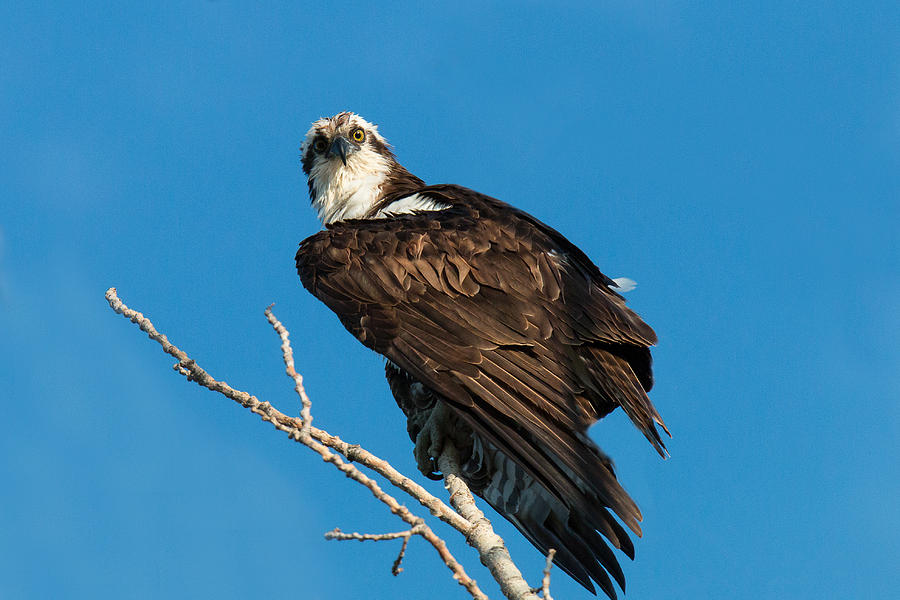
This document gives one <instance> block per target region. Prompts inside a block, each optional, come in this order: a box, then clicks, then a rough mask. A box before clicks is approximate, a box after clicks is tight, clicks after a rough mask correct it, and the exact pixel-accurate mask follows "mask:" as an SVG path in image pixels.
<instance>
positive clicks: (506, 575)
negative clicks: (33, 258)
mask: <svg viewBox="0 0 900 600" xmlns="http://www.w3.org/2000/svg"><path fill="white" fill-rule="evenodd" d="M106 299H107V301H108V302H109V305H110V308H112V309H113V310H114V311H115V312H117V313H119V314H121V315H123V316H125V317H126V318H128V319H129V320H131V321H132V322H133V323H136V324H137V325H138V326H140V328H141V330H143V331H144V332H146V333H147V334H148V335H149V337H150V338H151V339H153V340H154V341H156V342H158V343H159V344H160V345H161V346H162V348H163V350H164V351H165V352H166V353H167V354H169V355H171V356H173V357H174V358H176V359H177V360H178V362H177V363H176V364H175V365H174V367H173V368H174V369H175V370H177V371H178V372H179V373H181V374H182V375H184V376H185V377H186V378H187V379H188V381H194V382H196V383H197V384H198V385H201V386H203V387H205V388H207V389H209V390H212V391H214V392H218V393H220V394H222V395H224V396H226V397H227V398H230V399H232V400H234V401H235V402H238V403H239V404H241V405H242V406H244V407H245V408H248V409H250V410H251V412H254V413H256V414H258V415H260V417H261V418H262V419H263V420H264V421H268V422H270V423H272V425H273V426H274V427H275V428H276V429H278V430H279V431H283V432H285V433H287V434H288V436H289V437H290V438H291V439H292V440H295V441H298V442H300V443H302V444H304V445H305V446H307V447H309V448H311V449H312V450H314V451H315V452H317V453H318V454H319V455H320V456H321V457H322V459H323V460H324V461H326V462H329V463H331V464H332V465H334V466H335V467H336V468H337V469H339V470H340V471H341V472H343V473H344V474H345V475H346V476H347V477H349V478H350V479H353V480H354V481H356V482H358V483H360V484H361V485H363V486H365V487H366V488H367V489H369V491H370V492H371V493H372V495H373V496H375V497H376V498H377V499H378V500H379V501H381V502H382V503H384V504H385V505H386V506H387V507H388V508H389V509H390V511H391V512H392V513H394V514H396V515H397V516H399V517H400V518H401V519H403V520H404V521H405V522H406V523H408V524H409V525H410V526H411V527H410V528H409V529H407V530H405V531H401V532H396V533H386V534H361V533H349V534H348V533H344V532H342V531H340V529H334V530H332V531H330V532H328V533H326V534H325V537H326V539H335V540H359V541H367V540H369V541H381V540H391V539H402V540H403V545H402V547H401V549H400V553H399V555H398V556H397V559H396V560H395V561H394V564H393V565H392V568H391V572H392V573H393V574H394V575H397V574H399V573H400V571H402V568H401V566H400V564H401V562H402V560H403V557H404V555H405V553H406V548H407V545H408V543H409V539H410V538H411V537H412V536H413V535H419V536H421V537H423V538H424V539H425V540H427V541H428V542H429V543H430V544H431V545H432V546H433V547H434V548H435V550H436V551H437V552H438V555H439V556H440V557H441V559H442V560H443V561H444V563H445V564H446V565H447V567H448V568H449V569H450V570H451V572H452V573H453V578H454V579H456V580H457V581H458V582H459V583H460V585H462V586H463V587H464V588H465V589H466V590H467V591H468V592H469V594H470V595H471V596H472V597H473V598H475V599H476V600H487V596H486V595H485V594H484V592H482V591H481V590H480V589H479V588H478V586H477V584H476V583H475V581H474V580H473V579H471V578H470V577H469V576H468V575H467V574H466V573H465V570H464V569H463V567H462V565H460V564H459V562H457V561H456V559H455V558H454V557H453V555H452V554H451V553H450V551H449V550H448V549H447V545H446V544H445V542H444V541H443V540H442V539H441V538H440V537H438V536H437V535H436V534H435V533H434V532H433V531H432V530H431V529H430V528H429V527H428V526H427V525H426V524H425V522H424V521H423V520H422V519H421V518H420V517H417V516H416V515H414V514H413V513H411V512H410V511H409V510H408V509H407V508H406V507H405V506H403V505H401V504H400V503H399V502H398V501H397V500H396V499H395V498H394V497H392V496H391V495H390V494H387V493H386V492H384V491H383V490H382V489H381V488H380V487H379V485H378V484H377V483H376V482H375V481H374V480H372V479H371V478H369V477H367V476H366V475H364V474H363V473H362V472H361V471H359V470H358V469H357V468H356V467H354V466H353V465H352V464H349V463H347V462H344V461H343V460H342V459H341V458H340V457H339V456H337V455H336V454H334V453H332V452H330V451H329V448H330V449H333V450H335V451H337V452H338V453H340V454H341V455H343V456H344V457H345V458H346V459H347V460H348V461H350V462H356V463H359V464H362V465H364V466H366V467H368V468H370V469H372V470H373V471H375V472H377V473H379V474H380V475H382V476H383V477H385V479H387V480H388V481H389V482H390V483H391V484H393V485H394V486H395V487H397V488H399V489H402V490H403V491H404V492H406V493H407V494H409V495H410V496H412V497H413V498H415V499H416V500H417V501H418V502H419V503H420V504H422V506H424V507H426V508H427V509H428V510H429V511H430V512H431V514H432V515H434V516H436V517H438V518H439V519H441V520H442V521H444V522H446V523H448V524H449V525H450V526H452V527H453V528H455V529H456V530H458V531H460V532H461V533H463V534H464V535H465V538H466V541H467V542H468V544H469V545H470V546H472V547H473V548H475V549H476V550H477V551H478V554H479V557H480V558H481V562H482V564H484V565H485V566H486V567H488V569H489V570H490V572H491V574H492V575H493V576H494V579H496V580H497V582H498V583H499V584H500V588H501V590H502V592H503V594H504V595H505V596H506V597H507V598H509V599H510V600H537V598H538V597H537V595H536V592H537V591H538V590H537V589H532V588H530V587H529V586H528V584H527V583H526V582H525V579H524V578H523V577H522V574H521V572H520V571H519V569H518V567H516V565H515V563H513V561H512V559H511V557H510V556H509V552H508V551H507V549H506V546H505V545H504V542H503V539H502V538H500V536H498V535H497V534H496V533H495V532H494V530H493V528H492V526H491V523H490V521H489V520H488V519H487V518H486V517H485V516H484V513H483V512H482V511H481V510H480V509H479V508H478V507H477V505H476V504H475V498H474V497H473V495H472V493H471V491H470V490H469V488H468V486H467V485H466V484H465V482H464V481H463V480H462V479H461V478H460V476H459V472H460V469H459V457H458V454H457V450H456V448H454V447H453V445H452V444H450V443H447V444H446V445H445V447H444V448H443V450H442V452H441V455H440V457H439V458H438V466H439V468H440V470H441V472H443V473H444V483H445V486H446V487H447V489H448V490H449V491H450V504H451V505H452V506H453V509H455V511H454V510H453V509H451V508H450V507H449V506H447V505H446V504H445V503H444V502H442V501H441V500H440V499H438V498H436V497H435V496H433V495H431V494H430V493H428V491H426V490H425V489H424V488H423V487H422V486H420V485H419V484H418V483H416V482H414V481H413V480H411V479H410V478H408V477H406V476H405V475H403V474H401V473H400V472H399V471H397V470H396V469H394V467H392V466H391V465H390V464H389V463H388V462H387V461H385V460H383V459H381V458H379V457H377V456H375V455H373V454H372V453H371V452H369V451H367V450H365V449H364V448H362V447H360V446H359V445H358V444H349V443H347V442H344V441H343V440H341V439H340V438H339V437H337V436H334V435H331V434H330V433H328V432H326V431H324V430H321V429H318V428H316V427H313V426H312V413H311V402H310V399H309V397H308V396H307V394H306V391H305V389H304V387H303V377H302V376H301V375H300V374H299V373H297V371H296V369H295V366H294V358H293V350H292V348H291V344H290V339H289V333H288V331H287V329H286V328H285V327H284V326H283V325H282V324H281V323H280V322H279V321H278V319H276V318H275V315H274V314H273V313H272V310H271V308H272V307H271V306H269V308H267V309H266V318H267V319H268V321H269V323H270V324H271V325H272V327H273V328H274V330H275V332H276V333H277V334H278V336H279V337H280V338H281V350H282V356H283V358H284V363H285V372H286V373H287V375H288V376H289V377H291V379H293V381H294V390H295V392H296V393H297V395H298V396H299V397H300V400H301V403H302V410H301V418H300V419H298V418H296V417H290V416H288V415H285V414H284V413H282V412H280V411H278V410H277V409H275V408H274V407H273V406H272V405H271V404H269V403H268V402H262V401H260V400H259V399H258V398H256V397H255V396H252V395H250V394H248V393H247V392H243V391H240V390H236V389H234V388H232V387H231V386H229V385H228V384H227V383H225V382H222V381H217V380H216V379H214V378H213V377H212V376H211V375H209V373H207V372H206V371H205V370H203V369H202V368H201V367H200V366H199V365H198V364H197V363H196V362H195V361H194V360H193V359H191V358H190V357H189V356H188V355H187V354H186V353H184V352H183V351H182V350H181V349H179V348H178V347H177V346H175V345H174V344H172V343H170V342H169V340H168V338H166V336H165V335H163V334H161V333H159V332H158V331H157V330H156V328H155V327H154V326H153V323H151V322H150V320H149V319H148V318H146V317H145V316H144V315H143V314H141V313H140V312H137V311H134V310H132V309H130V308H128V307H127V306H126V305H125V304H124V303H123V302H122V301H121V300H120V299H119V297H118V296H117V294H116V289H115V288H110V289H109V290H107V292H106ZM553 553H554V551H552V550H551V552H550V554H549V555H548V557H547V567H546V569H545V570H544V580H543V583H544V586H543V588H540V589H542V590H543V592H544V597H545V598H549V583H550V578H549V572H550V565H551V562H552V557H553ZM550 600H552V599H550Z"/></svg>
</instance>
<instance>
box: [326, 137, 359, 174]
mask: <svg viewBox="0 0 900 600" xmlns="http://www.w3.org/2000/svg"><path fill="white" fill-rule="evenodd" d="M354 152H356V146H354V145H353V144H352V143H350V140H348V139H347V138H345V137H344V136H342V135H339V136H337V137H336V138H334V141H333V142H331V147H330V148H328V154H326V155H325V156H326V157H327V158H331V157H332V156H340V157H341V162H342V163H344V166H345V167H346V166H347V157H348V156H349V155H351V154H353V153H354Z"/></svg>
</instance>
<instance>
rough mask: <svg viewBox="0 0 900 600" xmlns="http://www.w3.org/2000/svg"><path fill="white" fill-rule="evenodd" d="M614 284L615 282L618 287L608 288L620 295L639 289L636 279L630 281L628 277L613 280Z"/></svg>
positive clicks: (611, 286)
mask: <svg viewBox="0 0 900 600" xmlns="http://www.w3.org/2000/svg"><path fill="white" fill-rule="evenodd" d="M613 282H615V284H616V285H615V286H613V285H610V286H608V287H609V289H611V290H612V291H614V292H618V293H620V294H623V293H625V292H630V291H631V290H633V289H634V288H636V287H637V281H635V280H634V279H628V278H627V277H616V278H615V279H613ZM617 286H618V287H617Z"/></svg>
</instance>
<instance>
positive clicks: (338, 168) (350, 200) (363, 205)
mask: <svg viewBox="0 0 900 600" xmlns="http://www.w3.org/2000/svg"><path fill="white" fill-rule="evenodd" d="M390 168H391V165H390V163H388V161H387V159H385V158H384V157H383V156H381V155H380V154H377V153H375V152H358V153H356V154H354V155H353V156H350V157H348V160H347V166H344V165H343V164H341V162H340V161H339V160H322V161H316V163H315V164H314V165H313V167H312V170H311V172H310V179H311V180H312V182H313V203H312V204H313V207H314V208H315V209H316V212H317V213H318V215H319V220H320V221H322V223H323V224H325V225H328V224H330V223H334V222H336V221H343V220H345V219H359V218H362V217H363V216H364V215H365V214H366V213H367V212H369V210H370V209H371V208H372V206H374V205H375V202H376V201H377V200H378V195H379V194H380V193H381V186H382V185H384V182H385V181H386V180H387V176H388V173H389V171H390Z"/></svg>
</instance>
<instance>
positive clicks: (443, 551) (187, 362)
mask: <svg viewBox="0 0 900 600" xmlns="http://www.w3.org/2000/svg"><path fill="white" fill-rule="evenodd" d="M106 300H107V301H108V302H109V306H110V308H112V309H113V310H114V311H115V312H117V313H119V314H121V315H123V316H125V317H126V318H128V319H129V320H131V321H132V322H133V323H135V324H137V325H138V326H140V328H141V330H142V331H144V332H146V333H147V334H148V335H149V336H150V338H151V339H153V340H154V341H156V342H158V343H159V344H160V345H161V346H162V348H163V350H164V351H165V352H166V353H167V354H170V355H171V356H173V357H175V358H176V359H178V363H176V364H175V365H174V368H175V370H177V371H178V372H179V373H181V374H182V375H184V376H185V377H187V379H188V381H195V382H196V383H197V384H199V385H201V386H203V387H205V388H207V389H209V390H212V391H214V392H219V393H220V394H222V395H223V396H226V397H227V398H231V399H232V400H234V401H235V402H238V403H239V404H240V405H241V406H244V407H245V408H248V409H250V410H251V411H252V412H254V413H256V414H258V415H259V416H260V417H261V418H262V419H263V421H268V422H270V423H272V425H273V426H274V427H275V428H276V429H278V430H279V431H283V432H285V433H287V434H288V436H289V437H290V438H291V439H292V440H296V441H298V442H300V443H302V444H303V445H305V446H307V447H309V448H311V449H312V450H314V451H315V452H317V453H318V454H319V455H320V456H321V457H322V460H324V461H325V462H328V463H331V464H332V465H334V466H335V467H336V468H337V469H338V470H340V471H341V472H342V473H344V475H346V476H347V477H349V478H350V479H353V480H354V481H356V482H357V483H360V484H361V485H363V486H365V487H366V488H367V489H368V490H369V491H370V492H371V493H372V495H373V496H375V498H377V499H378V500H379V501H381V502H382V503H384V504H385V505H387V507H388V508H389V509H390V511H391V512H392V513H393V514H395V515H397V516H398V517H400V518H401V519H403V520H404V521H405V522H407V523H408V524H409V525H411V526H412V528H414V529H416V532H415V533H416V534H417V535H421V536H422V537H423V538H425V540H427V541H428V542H429V543H430V544H431V545H432V546H433V547H434V549H435V550H436V551H437V553H438V555H439V556H440V557H441V559H442V560H443V561H444V564H446V565H447V567H448V568H449V569H450V571H451V572H452V573H453V578H454V579H455V580H456V581H457V582H458V583H459V584H460V585H461V586H463V587H464V588H466V590H467V591H468V592H469V594H470V595H471V596H472V598H475V599H476V600H487V596H486V595H485V594H484V592H482V591H481V589H480V588H479V587H478V585H477V584H476V583H475V580H474V579H472V578H471V577H469V576H468V575H467V574H466V572H465V569H463V566H462V565H461V564H459V562H458V561H457V560H456V559H455V558H454V557H453V555H452V554H451V553H450V551H449V550H448V549H447V544H446V543H445V542H444V540H442V539H441V538H440V537H438V536H437V534H435V533H434V532H433V531H432V530H431V529H430V528H429V527H428V526H427V525H426V524H425V522H424V521H423V520H422V518H421V517H417V516H416V515H414V514H413V513H412V512H410V511H409V509H407V508H406V507H405V506H403V505H402V504H400V503H399V502H398V501H397V500H396V498H394V497H393V496H391V495H390V494H388V493H386V492H384V491H383V490H382V489H381V487H380V486H379V485H378V483H376V482H375V481H374V480H373V479H371V478H370V477H367V476H366V475H365V474H363V473H362V472H361V471H360V470H359V469H357V468H356V467H355V466H353V465H352V464H350V463H347V462H344V461H343V460H341V458H340V457H339V456H338V455H336V454H334V453H333V452H331V451H330V450H329V449H328V447H326V445H325V443H324V442H320V441H318V439H314V438H317V437H322V438H324V439H327V440H329V441H331V438H332V437H333V436H330V435H329V434H327V433H326V432H322V431H318V430H316V433H318V434H320V435H318V436H314V435H313V431H314V428H313V427H312V426H310V425H309V424H308V423H307V424H306V426H305V427H304V423H303V422H302V421H301V420H300V419H294V418H291V417H288V416H287V415H285V414H283V413H281V412H280V411H278V410H277V409H275V408H274V407H273V406H272V405H271V404H269V403H268V402H261V401H260V400H259V399H258V398H256V397H255V396H252V395H250V394H248V393H247V392H243V391H240V390H236V389H234V388H232V387H231V386H229V385H228V384H227V383H225V382H223V381H216V380H215V379H214V378H213V377H212V376H211V375H210V374H209V373H207V372H206V371H204V370H203V369H202V368H201V367H200V366H199V365H198V364H197V363H196V362H194V360H193V359H191V358H190V357H188V355H187V354H185V353H184V352H183V351H182V350H181V349H180V348H178V347H177V346H175V345H174V344H172V343H171V342H169V340H168V338H167V337H166V336H165V335H163V334H161V333H159V332H158V331H157V330H156V328H155V327H154V326H153V323H152V322H151V321H150V319H148V318H147V317H145V316H144V315H143V314H141V313H139V312H137V311H134V310H131V309H130V308H128V307H127V306H126V305H125V303H124V302H122V301H121V300H120V299H119V297H118V295H117V294H116V289H115V288H109V290H107V291H106ZM273 319H274V317H273ZM275 322H276V323H277V320H275ZM274 325H275V323H273V326H274ZM278 325H279V326H280V325H281V324H280V323H278ZM276 331H278V328H276ZM279 335H281V333H280V332H279ZM282 343H283V347H284V345H287V347H288V348H289V347H290V344H289V343H288V342H287V336H286V335H285V336H284V337H283V338H282ZM288 356H289V355H288V354H287V353H285V360H286V363H287V359H288ZM291 363H293V360H291ZM290 368H291V369H292V368H293V367H292V364H291V366H290ZM295 385H296V386H297V391H298V393H299V394H300V397H301V398H302V399H303V402H304V411H306V412H307V413H308V412H309V406H310V405H309V398H308V397H306V392H305V391H304V390H303V385H302V379H299V375H298V376H297V378H296V379H295ZM348 446H349V444H348ZM365 455H368V456H371V454H369V453H365ZM348 458H349V457H348ZM373 458H374V457H373ZM377 460H378V461H380V462H384V461H381V459H377ZM426 493H427V492H426ZM434 500H436V501H437V502H438V503H440V501H439V500H437V499H436V498H435V499H434ZM431 504H434V503H431ZM440 504H443V503H440ZM423 505H425V506H428V504H425V502H423ZM429 508H430V507H429ZM404 550H405V548H404ZM399 559H402V556H401V557H398V561H396V562H395V564H396V565H397V566H398V567H399Z"/></svg>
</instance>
